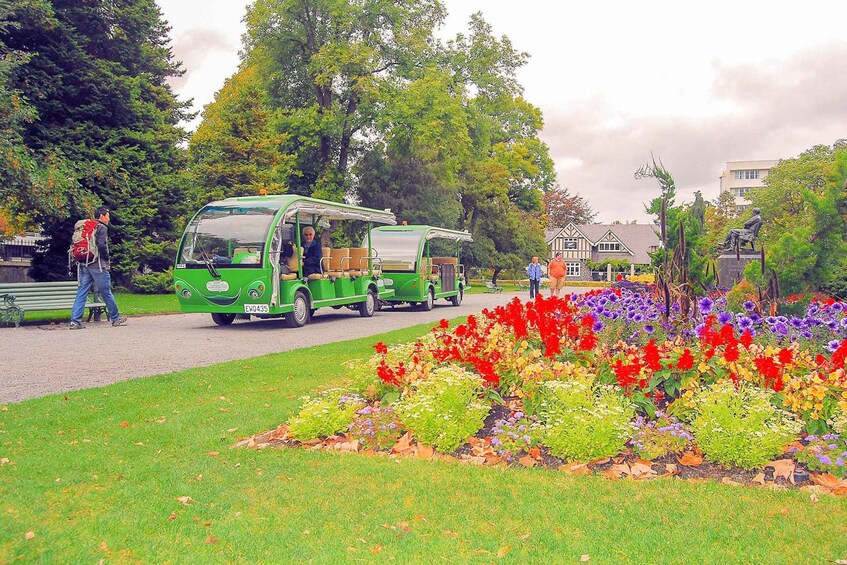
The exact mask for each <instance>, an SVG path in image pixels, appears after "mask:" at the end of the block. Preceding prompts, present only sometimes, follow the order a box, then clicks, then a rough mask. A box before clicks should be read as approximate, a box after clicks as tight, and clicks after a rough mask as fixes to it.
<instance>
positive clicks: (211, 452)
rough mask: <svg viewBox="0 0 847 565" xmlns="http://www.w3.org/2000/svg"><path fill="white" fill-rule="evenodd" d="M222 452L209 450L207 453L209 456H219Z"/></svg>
mask: <svg viewBox="0 0 847 565" xmlns="http://www.w3.org/2000/svg"><path fill="white" fill-rule="evenodd" d="M220 454H221V452H220V451H210V452H209V453H207V454H206V455H208V456H209V457H217V456H218V455H220Z"/></svg>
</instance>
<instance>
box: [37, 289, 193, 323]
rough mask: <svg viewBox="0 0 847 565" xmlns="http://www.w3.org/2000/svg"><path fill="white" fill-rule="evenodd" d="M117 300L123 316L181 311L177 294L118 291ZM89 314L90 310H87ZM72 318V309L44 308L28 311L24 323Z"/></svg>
mask: <svg viewBox="0 0 847 565" xmlns="http://www.w3.org/2000/svg"><path fill="white" fill-rule="evenodd" d="M115 302H117V303H118V310H120V312H121V315H122V316H140V315H145V314H170V313H173V312H179V302H178V301H177V299H176V295H175V294H132V293H129V292H116V293H115ZM85 316H86V317H87V316H88V310H86V311H85ZM70 318H71V310H70V308H68V309H67V310H44V311H35V312H27V313H26V314H25V316H24V323H27V322H38V323H40V324H43V323H44V322H67V321H69V320H70Z"/></svg>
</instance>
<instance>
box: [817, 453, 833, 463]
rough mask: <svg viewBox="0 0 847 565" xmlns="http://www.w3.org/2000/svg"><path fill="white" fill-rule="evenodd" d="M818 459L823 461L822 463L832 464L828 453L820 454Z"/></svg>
mask: <svg viewBox="0 0 847 565" xmlns="http://www.w3.org/2000/svg"><path fill="white" fill-rule="evenodd" d="M818 461H820V462H821V465H832V459H830V458H829V456H828V455H818Z"/></svg>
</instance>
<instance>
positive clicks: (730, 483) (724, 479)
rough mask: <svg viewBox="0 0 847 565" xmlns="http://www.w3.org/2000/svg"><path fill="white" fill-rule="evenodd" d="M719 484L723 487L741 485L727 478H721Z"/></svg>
mask: <svg viewBox="0 0 847 565" xmlns="http://www.w3.org/2000/svg"><path fill="white" fill-rule="evenodd" d="M721 484H724V485H730V486H740V485H741V483H739V482H737V481H733V480H732V479H730V478H729V477H724V478H722V479H721Z"/></svg>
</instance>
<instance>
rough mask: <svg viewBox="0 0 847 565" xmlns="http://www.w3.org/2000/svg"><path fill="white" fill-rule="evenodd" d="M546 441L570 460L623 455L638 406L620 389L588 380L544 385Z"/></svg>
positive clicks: (542, 414)
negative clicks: (621, 453) (631, 422)
mask: <svg viewBox="0 0 847 565" xmlns="http://www.w3.org/2000/svg"><path fill="white" fill-rule="evenodd" d="M539 392H540V396H541V402H540V404H539V407H538V413H539V418H540V419H541V421H542V422H543V423H544V431H543V435H542V442H543V443H544V445H546V446H547V447H549V448H550V450H551V451H552V452H553V454H554V455H556V456H558V457H563V458H565V459H567V460H569V461H590V460H593V459H598V458H601V457H610V456H612V455H617V454H618V453H620V452H621V451H622V450H623V448H624V446H625V445H626V441H627V440H628V439H629V436H630V433H631V431H632V428H631V427H630V421H631V420H632V418H633V417H634V416H635V406H634V405H633V404H632V403H631V402H630V401H629V400H627V399H626V397H624V395H623V394H622V393H621V391H620V389H619V388H618V387H615V386H611V385H601V384H595V383H592V382H590V381H586V380H572V381H548V382H545V383H543V384H542V385H541V387H540V389H539Z"/></svg>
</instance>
